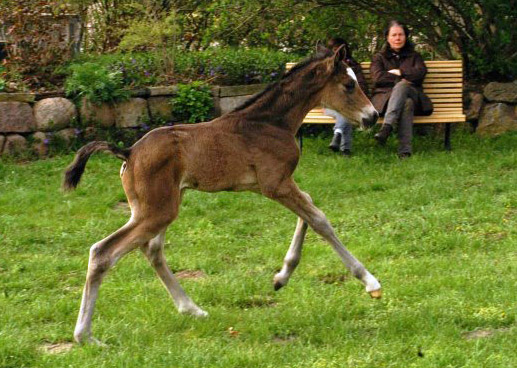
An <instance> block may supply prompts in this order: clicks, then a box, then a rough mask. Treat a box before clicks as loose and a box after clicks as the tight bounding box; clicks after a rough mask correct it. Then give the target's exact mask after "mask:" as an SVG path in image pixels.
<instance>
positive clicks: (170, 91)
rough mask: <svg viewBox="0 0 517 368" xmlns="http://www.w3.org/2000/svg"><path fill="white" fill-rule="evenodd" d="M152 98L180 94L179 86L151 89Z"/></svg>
mask: <svg viewBox="0 0 517 368" xmlns="http://www.w3.org/2000/svg"><path fill="white" fill-rule="evenodd" d="M148 90H149V95H150V96H172V95H175V94H176V93H177V92H178V87H177V86H157V87H149V88H148Z"/></svg>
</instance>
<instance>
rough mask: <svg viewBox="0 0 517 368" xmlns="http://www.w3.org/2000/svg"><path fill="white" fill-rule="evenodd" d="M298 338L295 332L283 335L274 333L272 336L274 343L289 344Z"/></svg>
mask: <svg viewBox="0 0 517 368" xmlns="http://www.w3.org/2000/svg"><path fill="white" fill-rule="evenodd" d="M297 338H298V336H296V335H295V334H287V335H283V334H277V335H274V336H273V339H272V340H273V342H274V343H275V344H281V345H283V344H289V343H291V342H293V341H296V339H297Z"/></svg>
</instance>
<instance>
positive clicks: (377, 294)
mask: <svg viewBox="0 0 517 368" xmlns="http://www.w3.org/2000/svg"><path fill="white" fill-rule="evenodd" d="M370 296H371V297H372V298H373V299H380V298H382V290H381V289H378V290H374V291H370Z"/></svg>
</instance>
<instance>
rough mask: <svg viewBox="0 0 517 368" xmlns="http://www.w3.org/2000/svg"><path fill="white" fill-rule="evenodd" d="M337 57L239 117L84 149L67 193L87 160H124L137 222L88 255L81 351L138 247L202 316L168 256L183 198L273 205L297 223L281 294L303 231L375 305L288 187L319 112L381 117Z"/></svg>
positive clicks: (296, 73) (306, 65)
mask: <svg viewBox="0 0 517 368" xmlns="http://www.w3.org/2000/svg"><path fill="white" fill-rule="evenodd" d="M339 54H340V53H338V52H337V53H335V54H334V55H332V56H319V57H314V58H312V59H309V60H307V61H304V62H302V63H300V64H298V65H296V66H295V67H294V68H293V69H292V70H291V71H290V72H289V73H287V74H286V75H285V76H284V77H283V78H282V79H281V80H280V81H279V82H277V83H275V84H272V85H271V86H269V87H268V88H266V90H265V91H264V92H262V93H260V94H258V95H257V96H255V97H253V98H251V99H250V100H249V101H248V102H246V103H245V104H244V105H242V106H241V107H239V108H237V109H236V110H234V111H232V112H230V113H228V114H226V115H224V116H221V117H219V118H217V119H215V120H212V121H210V122H207V123H200V124H195V125H176V126H173V127H162V128H158V129H154V130H153V131H151V132H149V133H148V134H147V135H145V136H144V137H143V138H142V139H140V140H139V141H138V142H136V143H135V144H134V145H133V146H132V147H131V148H129V149H120V148H117V147H116V146H114V145H111V144H109V143H107V142H91V143H89V144H87V145H85V146H84V147H82V148H81V149H80V150H79V151H78V153H77V155H76V157H75V159H74V162H73V163H72V164H71V165H70V166H69V167H68V169H67V171H66V174H65V180H64V183H63V186H64V188H65V189H73V188H75V187H76V186H77V184H78V183H79V180H80V178H81V175H82V174H83V172H84V169H85V166H86V162H87V161H88V159H89V157H90V155H91V154H92V153H94V152H96V151H106V152H109V153H112V154H114V155H115V156H116V157H118V158H120V159H122V160H124V163H123V164H122V168H121V171H120V176H121V178H122V185H123V187H124V191H125V193H126V196H127V199H128V202H129V205H130V207H131V218H130V219H129V221H128V222H127V223H126V224H125V225H124V226H122V227H121V228H120V229H118V230H117V231H115V232H114V233H113V234H111V235H109V236H108V237H107V238H105V239H102V240H101V241H99V242H97V243H95V244H94V245H93V246H92V247H91V249H90V258H89V263H88V272H87V275H86V283H85V286H84V291H83V296H82V301H81V308H80V311H79V317H78V320H77V324H76V327H75V332H74V337H75V340H76V341H77V342H96V341H97V340H95V339H94V338H93V337H92V336H91V323H92V315H93V310H94V307H95V301H96V299H97V295H98V290H99V286H100V284H101V282H102V279H103V277H104V276H105V275H106V272H107V271H108V270H109V268H110V267H112V266H113V265H114V264H115V262H117V261H118V260H119V259H120V258H121V257H122V256H124V255H125V254H127V253H128V252H130V251H132V250H134V249H136V248H140V249H141V250H142V252H143V254H144V255H145V256H146V257H147V259H148V260H149V262H150V264H151V265H152V267H154V269H155V270H156V273H157V274H158V276H159V278H160V279H161V281H162V282H163V284H164V286H165V287H166V288H167V290H168V291H169V293H170V294H171V296H172V299H173V300H174V303H175V305H176V307H177V308H178V310H179V312H181V313H188V314H192V315H195V316H206V315H207V313H206V312H205V311H203V310H202V309H201V308H199V307H198V306H197V305H196V304H195V303H194V302H193V301H192V300H191V299H190V298H189V297H188V296H187V294H186V293H185V291H183V289H182V288H181V286H180V285H179V283H178V282H177V281H176V279H175V277H174V275H173V273H172V272H171V270H170V269H169V267H168V266H167V264H166V260H165V258H164V254H163V244H164V238H165V231H166V229H167V227H168V226H169V225H170V223H171V222H172V221H174V219H175V218H176V217H177V216H178V211H179V206H180V203H181V198H182V194H183V191H184V190H185V189H197V190H201V191H205V192H217V191H242V190H249V191H253V192H256V193H260V194H262V195H264V196H266V197H268V198H271V199H272V200H275V201H277V202H279V203H281V204H283V205H284V206H285V207H287V208H288V209H290V210H291V211H293V212H294V213H295V214H296V215H298V216H299V219H298V223H297V226H296V230H295V233H294V236H293V239H292V242H291V245H290V247H289V250H288V252H287V255H286V257H285V259H284V264H283V267H282V269H281V271H280V272H279V273H277V274H276V275H275V277H274V287H275V289H277V290H278V289H280V288H281V287H282V286H285V285H286V284H287V282H288V280H289V277H290V276H291V274H292V273H293V271H294V269H295V268H296V266H297V264H298V262H299V260H300V254H301V248H302V244H303V241H304V237H305V233H306V231H307V227H308V226H310V227H311V228H313V229H314V231H316V232H317V233H318V234H320V235H321V236H322V237H323V238H324V239H325V240H326V241H328V242H329V243H330V245H331V246H332V248H333V249H334V250H335V251H336V252H337V254H338V255H339V257H340V258H341V260H342V261H343V263H344V264H345V266H346V267H347V268H348V269H349V270H350V271H351V272H352V274H353V275H354V276H355V277H357V278H358V279H359V280H361V281H362V282H363V284H364V285H365V287H366V291H367V292H369V293H370V294H371V296H372V297H375V298H378V297H380V296H381V285H380V284H379V282H378V281H377V279H376V278H375V277H374V276H372V275H371V274H370V272H368V271H367V270H366V268H365V267H364V266H363V265H362V264H361V263H360V262H359V261H358V260H357V259H356V258H355V257H354V256H353V255H352V254H351V253H350V252H348V250H347V249H346V248H345V247H344V246H343V244H342V243H341V242H340V241H339V239H338V238H337V236H336V234H335V232H334V230H333V228H332V226H331V225H330V223H329V222H328V220H327V219H326V217H325V215H324V214H323V212H321V211H320V210H319V209H318V208H316V207H315V206H314V204H313V203H312V201H311V198H310V197H309V195H308V194H306V193H304V192H302V191H301V190H300V189H299V188H298V186H297V185H296V183H295V182H294V180H293V178H292V174H293V172H294V170H295V168H296V166H297V164H298V160H299V157H300V151H299V148H298V146H297V144H296V140H295V135H296V133H297V131H298V129H299V128H300V125H301V124H302V120H303V118H304V116H305V115H306V114H307V113H308V112H309V111H310V110H311V109H313V108H314V107H316V106H320V105H322V106H326V107H329V108H331V109H334V110H336V111H338V112H340V113H341V114H342V115H344V116H345V117H347V118H348V119H349V120H350V121H351V122H352V123H353V124H354V125H361V126H363V125H367V126H371V125H373V124H374V123H375V121H376V120H377V117H378V113H377V111H376V110H375V109H374V107H373V106H372V104H371V103H370V101H369V100H368V98H367V97H366V96H365V95H364V93H363V92H362V91H361V89H360V88H359V86H358V85H357V81H356V80H355V78H354V75H353V73H352V72H351V71H350V69H349V68H348V67H347V66H346V64H344V63H343V62H342V60H341V58H342V56H340V55H339Z"/></svg>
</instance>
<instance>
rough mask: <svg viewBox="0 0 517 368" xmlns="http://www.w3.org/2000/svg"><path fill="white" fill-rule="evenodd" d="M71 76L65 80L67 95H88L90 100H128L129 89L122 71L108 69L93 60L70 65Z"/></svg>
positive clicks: (94, 101)
mask: <svg viewBox="0 0 517 368" xmlns="http://www.w3.org/2000/svg"><path fill="white" fill-rule="evenodd" d="M69 70H70V76H69V77H68V78H67V79H66V82H65V91H66V93H67V95H69V96H74V97H78V98H81V97H86V98H87V99H88V100H89V101H90V102H92V103H97V104H100V103H102V102H117V101H123V100H127V99H128V98H129V91H128V90H125V89H124V81H123V78H122V73H121V72H120V71H117V70H111V71H110V70H108V68H106V67H105V66H103V65H99V64H97V63H93V62H85V63H82V64H73V65H71V66H70V67H69Z"/></svg>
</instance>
